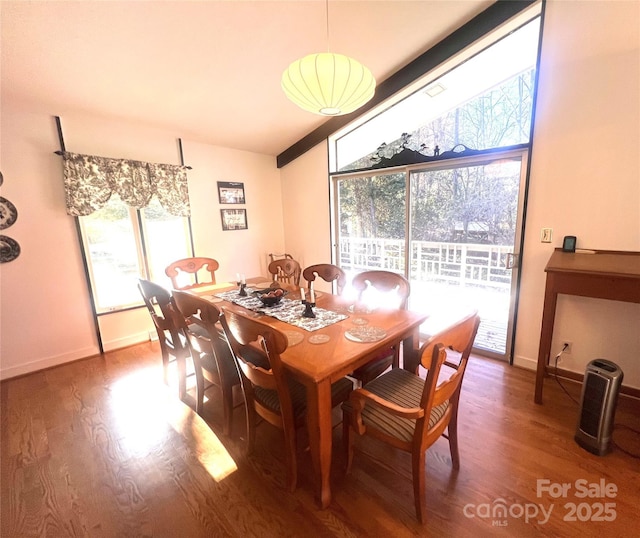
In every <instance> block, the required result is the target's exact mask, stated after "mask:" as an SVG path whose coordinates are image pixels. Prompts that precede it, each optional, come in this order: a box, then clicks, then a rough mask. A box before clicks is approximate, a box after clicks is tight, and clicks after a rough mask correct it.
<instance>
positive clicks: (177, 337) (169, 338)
mask: <svg viewBox="0 0 640 538" xmlns="http://www.w3.org/2000/svg"><path fill="white" fill-rule="evenodd" d="M138 290H139V291H140V295H142V299H143V301H144V304H145V306H146V307H147V310H148V311H149V315H150V316H151V320H152V321H153V326H154V327H155V329H156V333H157V334H158V342H159V343H160V351H161V353H162V365H163V377H164V382H165V383H168V381H169V363H170V362H171V361H172V360H177V361H178V362H177V366H178V375H179V388H178V392H179V397H180V398H181V399H182V398H183V397H184V391H185V383H186V381H185V371H186V370H185V363H184V360H185V357H186V356H187V355H188V354H189V350H188V348H187V345H186V342H185V341H184V340H183V337H184V335H183V333H182V331H181V329H180V328H179V327H178V326H177V325H176V323H175V307H174V304H173V301H172V298H171V293H170V292H169V290H167V289H165V288H163V287H162V286H160V285H158V284H156V283H155V282H151V281H150V280H146V279H144V278H139V279H138ZM172 357H173V359H172Z"/></svg>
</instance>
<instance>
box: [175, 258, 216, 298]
mask: <svg viewBox="0 0 640 538" xmlns="http://www.w3.org/2000/svg"><path fill="white" fill-rule="evenodd" d="M218 267H220V264H219V263H218V262H217V260H214V259H213V258H202V257H195V258H183V259H182V260H176V261H175V262H173V263H171V264H169V265H168V266H167V268H166V269H165V270H164V272H165V274H166V275H167V276H168V277H169V278H170V279H171V285H172V286H173V289H175V290H190V289H192V288H197V287H200V286H208V285H209V284H215V283H216V275H215V272H216V271H217V270H218ZM207 273H208V274H207ZM200 275H205V276H206V277H207V278H206V279H204V280H202V281H199V278H198V277H199V276H200Z"/></svg>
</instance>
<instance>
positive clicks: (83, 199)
mask: <svg viewBox="0 0 640 538" xmlns="http://www.w3.org/2000/svg"><path fill="white" fill-rule="evenodd" d="M62 157H63V162H64V186H65V193H66V204H67V213H68V214H69V215H71V216H74V217H80V216H86V215H90V214H91V213H93V212H94V211H97V210H98V209H100V208H102V207H103V206H104V205H105V204H106V203H107V202H108V201H109V198H110V197H111V195H112V194H113V193H117V194H118V195H119V196H120V198H121V200H122V201H123V202H124V203H125V204H127V205H128V206H130V207H133V208H135V209H142V208H143V207H147V206H148V205H149V202H150V201H151V198H152V197H153V195H154V194H155V195H156V196H157V198H158V201H159V202H160V204H161V205H162V207H163V208H164V209H166V210H167V211H168V212H169V213H171V214H172V215H175V216H178V217H189V216H190V215H191V209H190V206H189V189H188V185H187V167H186V166H180V165H172V164H156V163H147V162H142V161H133V160H130V159H111V158H108V157H98V156H95V155H81V154H78V153H69V152H66V151H65V152H63V153H62Z"/></svg>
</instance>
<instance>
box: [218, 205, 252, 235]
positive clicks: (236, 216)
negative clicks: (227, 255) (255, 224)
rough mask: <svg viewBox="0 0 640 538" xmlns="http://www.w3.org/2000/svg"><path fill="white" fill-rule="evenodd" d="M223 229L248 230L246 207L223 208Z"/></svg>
mask: <svg viewBox="0 0 640 538" xmlns="http://www.w3.org/2000/svg"><path fill="white" fill-rule="evenodd" d="M220 216H221V217H222V229H223V230H224V231H227V230H246V229H247V210H246V209H221V210H220Z"/></svg>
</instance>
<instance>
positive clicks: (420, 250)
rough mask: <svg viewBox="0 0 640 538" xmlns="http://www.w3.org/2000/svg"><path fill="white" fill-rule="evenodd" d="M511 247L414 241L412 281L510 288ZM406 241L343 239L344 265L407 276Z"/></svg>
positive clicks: (359, 269)
mask: <svg viewBox="0 0 640 538" xmlns="http://www.w3.org/2000/svg"><path fill="white" fill-rule="evenodd" d="M512 252H513V246H511V245H509V246H506V245H482V244H470V243H437V242H431V241H413V242H411V259H410V275H411V280H412V281H422V282H442V283H447V284H454V285H459V286H465V285H472V286H482V287H491V288H498V289H501V290H505V289H509V287H510V285H511V271H510V270H508V269H506V258H507V255H508V254H511V253H512ZM404 264H405V258H404V241H402V240H393V239H363V238H354V237H341V238H340V266H341V267H342V268H343V269H344V270H345V271H354V272H359V271H363V270H365V269H385V270H388V271H394V272H398V273H404Z"/></svg>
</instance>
